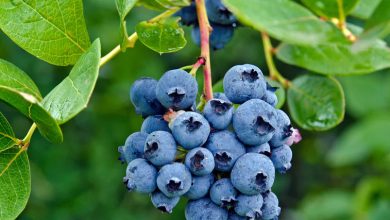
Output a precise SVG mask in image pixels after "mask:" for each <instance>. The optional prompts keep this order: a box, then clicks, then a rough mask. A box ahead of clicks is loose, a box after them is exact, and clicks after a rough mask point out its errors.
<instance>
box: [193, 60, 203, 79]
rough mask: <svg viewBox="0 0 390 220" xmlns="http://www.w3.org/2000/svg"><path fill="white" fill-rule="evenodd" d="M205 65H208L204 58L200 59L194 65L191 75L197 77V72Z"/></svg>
mask: <svg viewBox="0 0 390 220" xmlns="http://www.w3.org/2000/svg"><path fill="white" fill-rule="evenodd" d="M205 63H206V59H205V58H204V57H199V58H198V60H197V61H196V63H195V64H194V65H192V69H191V71H190V74H191V75H192V76H193V77H195V76H196V72H197V71H198V69H199V67H200V66H203V65H205Z"/></svg>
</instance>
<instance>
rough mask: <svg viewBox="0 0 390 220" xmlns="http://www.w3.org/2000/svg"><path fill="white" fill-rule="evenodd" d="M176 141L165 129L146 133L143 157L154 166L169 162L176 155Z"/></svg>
mask: <svg viewBox="0 0 390 220" xmlns="http://www.w3.org/2000/svg"><path fill="white" fill-rule="evenodd" d="M176 147H177V146H176V142H175V139H174V138H173V137H172V135H171V134H170V133H168V132H166V131H155V132H152V133H151V134H149V135H148V137H147V138H146V142H145V146H144V154H145V158H146V159H148V160H149V161H150V162H151V163H152V164H154V165H156V166H163V165H165V164H168V163H171V162H173V161H174V160H175V157H176Z"/></svg>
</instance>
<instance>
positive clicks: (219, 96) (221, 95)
mask: <svg viewBox="0 0 390 220" xmlns="http://www.w3.org/2000/svg"><path fill="white" fill-rule="evenodd" d="M213 97H214V98H215V99H222V100H224V101H225V102H231V101H230V100H229V99H228V98H227V97H226V95H225V93H223V92H215V93H214V94H213Z"/></svg>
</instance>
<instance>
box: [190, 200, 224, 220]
mask: <svg viewBox="0 0 390 220" xmlns="http://www.w3.org/2000/svg"><path fill="white" fill-rule="evenodd" d="M185 218H186V220H216V219H218V220H227V219H228V212H227V211H226V210H225V209H224V208H221V207H219V206H217V205H216V204H214V203H213V202H212V201H211V200H210V199H209V198H202V199H198V200H190V201H189V202H188V203H187V206H186V209H185Z"/></svg>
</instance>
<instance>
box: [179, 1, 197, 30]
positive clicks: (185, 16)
mask: <svg viewBox="0 0 390 220" xmlns="http://www.w3.org/2000/svg"><path fill="white" fill-rule="evenodd" d="M175 15H176V16H180V17H181V19H180V22H181V23H182V24H183V25H187V26H190V25H192V24H195V23H197V22H198V18H197V16H196V7H195V3H194V2H192V3H191V5H190V6H187V7H183V8H181V9H180V11H178V12H177V13H176V14H175Z"/></svg>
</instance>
